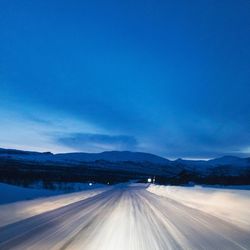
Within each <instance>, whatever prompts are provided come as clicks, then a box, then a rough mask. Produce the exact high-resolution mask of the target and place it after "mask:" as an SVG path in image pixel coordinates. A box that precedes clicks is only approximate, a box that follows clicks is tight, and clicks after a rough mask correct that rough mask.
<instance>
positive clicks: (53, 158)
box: [0, 149, 170, 165]
mask: <svg viewBox="0 0 250 250" xmlns="http://www.w3.org/2000/svg"><path fill="white" fill-rule="evenodd" d="M3 157H5V158H11V159H19V160H27V161H41V162H44V161H50V162H72V163H76V162H94V161H100V160H103V161H110V162H127V161H131V162H141V163H143V162H147V163H153V164H161V165H166V164H169V163H170V161H169V160H167V159H165V158H163V157H160V156H157V155H154V154H149V153H142V152H130V151H106V152H102V153H65V154H52V153H50V152H45V153H38V152H32V151H22V150H13V149H0V158H3Z"/></svg>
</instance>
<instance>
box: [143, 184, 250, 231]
mask: <svg viewBox="0 0 250 250" xmlns="http://www.w3.org/2000/svg"><path fill="white" fill-rule="evenodd" d="M147 190H148V191H149V192H151V193H154V194H156V195H159V196H163V197H166V198H169V199H173V200H175V201H177V202H180V203H182V204H184V205H186V206H189V207H192V208H195V209H198V210H201V211H203V212H206V213H209V214H212V215H214V216H216V217H219V218H220V219H223V220H226V221H228V222H230V223H233V224H235V225H237V226H240V227H242V228H244V229H248V230H250V190H239V189H235V190H234V189H222V188H208V187H205V188H204V187H201V186H194V187H177V186H159V185H150V186H149V187H148V188H147Z"/></svg>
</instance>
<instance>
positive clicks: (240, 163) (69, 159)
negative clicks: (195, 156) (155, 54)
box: [0, 148, 250, 180]
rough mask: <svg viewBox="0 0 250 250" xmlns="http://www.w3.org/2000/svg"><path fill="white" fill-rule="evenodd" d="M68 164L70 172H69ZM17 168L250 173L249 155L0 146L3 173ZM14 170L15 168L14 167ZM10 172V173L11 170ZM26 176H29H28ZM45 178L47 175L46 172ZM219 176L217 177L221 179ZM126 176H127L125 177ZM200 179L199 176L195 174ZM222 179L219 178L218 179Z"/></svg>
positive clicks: (141, 174) (135, 174)
mask: <svg viewBox="0 0 250 250" xmlns="http://www.w3.org/2000/svg"><path fill="white" fill-rule="evenodd" d="M69 167H71V168H70V169H71V170H70V173H69V170H67V169H69ZM13 169H15V171H18V173H19V174H20V173H21V174H22V176H24V177H25V175H24V174H23V173H24V172H25V171H26V172H27V171H28V172H29V173H32V175H33V174H34V172H37V173H39V174H37V175H39V176H40V175H41V172H42V173H45V172H46V174H47V175H48V176H51V175H52V173H53V174H54V176H55V177H56V178H57V175H56V172H57V173H60V174H59V176H60V178H61V179H64V178H65V176H64V175H65V172H67V175H73V172H74V175H76V176H82V178H85V177H86V176H90V177H91V176H92V177H96V176H98V178H99V177H100V176H101V177H102V176H113V177H114V179H117V178H118V177H119V178H118V179H119V180H120V179H124V178H125V179H126V180H128V179H133V178H135V179H137V178H139V179H140V178H146V177H147V176H158V178H159V179H161V178H165V179H166V178H168V179H169V178H177V177H176V176H181V177H178V178H183V175H185V176H188V177H185V178H189V179H190V180H191V179H194V178H192V177H194V176H196V177H197V176H198V177H199V178H201V177H202V178H204V177H206V178H208V177H211V176H213V177H214V176H216V178H217V177H218V178H221V179H222V178H224V177H228V176H229V177H230V178H231V177H232V176H233V177H234V176H235V177H241V176H244V178H245V177H246V176H248V175H250V158H240V157H235V156H223V157H220V158H216V159H211V160H184V159H177V160H168V159H166V158H163V157H160V156H157V155H154V154H150V153H142V152H130V151H106V152H102V153H80V152H76V153H64V154H53V153H50V152H44V153H40V152H33V151H23V150H15V149H3V148H0V171H2V173H3V175H4V174H6V171H10V170H13ZM13 171H14V170H13ZM8 175H10V176H11V174H10V173H9V172H8ZM25 178H26V177H25ZM44 178H47V177H46V175H45V174H44ZM218 178H217V179H218ZM125 179H124V180H125ZM196 179H197V178H196ZM219 180H220V179H219Z"/></svg>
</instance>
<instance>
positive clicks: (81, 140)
mask: <svg viewBox="0 0 250 250" xmlns="http://www.w3.org/2000/svg"><path fill="white" fill-rule="evenodd" d="M56 141H57V142H58V143H60V144H62V145H64V146H67V147H69V148H72V149H74V150H80V151H87V152H98V151H104V150H135V148H136V147H137V140H136V138H135V137H133V136H127V135H106V134H90V133H70V134H64V135H60V136H58V137H56Z"/></svg>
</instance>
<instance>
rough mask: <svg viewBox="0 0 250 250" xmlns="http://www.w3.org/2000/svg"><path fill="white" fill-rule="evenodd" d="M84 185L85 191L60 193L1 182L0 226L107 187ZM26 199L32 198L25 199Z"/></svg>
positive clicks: (89, 195)
mask: <svg viewBox="0 0 250 250" xmlns="http://www.w3.org/2000/svg"><path fill="white" fill-rule="evenodd" d="M85 186H86V189H87V190H86V191H81V192H75V193H69V194H62V192H60V191H50V190H45V189H29V188H22V187H16V186H12V185H8V184H3V183H1V184H0V201H1V205H0V227H1V226H3V225H7V224H9V223H13V222H16V221H19V220H23V219H26V218H29V217H31V216H34V215H37V214H40V213H44V212H47V211H51V210H54V209H57V208H59V207H62V206H66V205H69V204H71V203H74V202H77V201H80V200H84V199H87V198H89V197H92V196H94V195H97V194H99V193H101V192H103V191H106V190H108V189H109V187H106V186H105V185H100V184H99V185H96V184H95V185H93V186H92V187H89V185H88V184H85ZM27 199H33V200H28V201H27ZM9 202H12V203H9ZM4 203H6V204H4ZM8 203H9V204H8Z"/></svg>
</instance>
